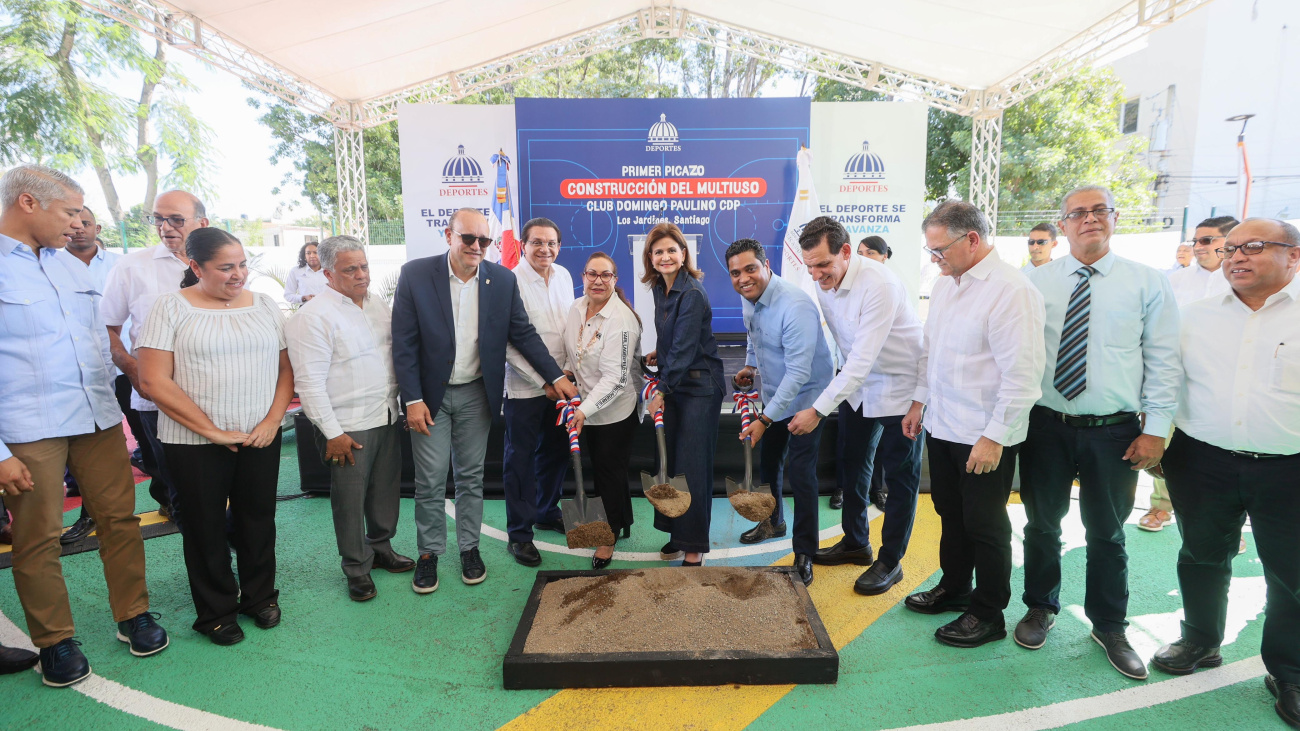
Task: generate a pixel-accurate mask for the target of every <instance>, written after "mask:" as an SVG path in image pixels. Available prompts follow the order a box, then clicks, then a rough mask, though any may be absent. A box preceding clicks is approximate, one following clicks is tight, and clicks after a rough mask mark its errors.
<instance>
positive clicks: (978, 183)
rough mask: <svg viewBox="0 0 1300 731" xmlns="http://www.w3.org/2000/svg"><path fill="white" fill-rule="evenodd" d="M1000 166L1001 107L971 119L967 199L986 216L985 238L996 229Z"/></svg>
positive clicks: (991, 237)
mask: <svg viewBox="0 0 1300 731" xmlns="http://www.w3.org/2000/svg"><path fill="white" fill-rule="evenodd" d="M1001 167H1002V110H998V111H997V114H996V115H994V116H987V117H976V118H975V119H973V120H971V151H970V202H971V203H974V204H975V207H976V208H979V209H980V210H981V211H983V212H984V215H985V216H987V217H988V219H989V241H992V240H993V237H994V236H995V235H996V232H997V228H998V186H999V183H1000V182H1001Z"/></svg>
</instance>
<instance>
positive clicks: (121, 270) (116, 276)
mask: <svg viewBox="0 0 1300 731" xmlns="http://www.w3.org/2000/svg"><path fill="white" fill-rule="evenodd" d="M130 283H131V277H130V276H128V275H127V268H126V267H124V266H116V267H113V268H112V269H110V270H109V272H108V278H107V279H105V280H104V297H103V298H102V299H101V300H100V302H99V313H100V315H102V316H103V318H104V324H105V325H108V326H112V327H121V326H122V325H124V324H126V321H127V320H128V319H130V318H131V290H130Z"/></svg>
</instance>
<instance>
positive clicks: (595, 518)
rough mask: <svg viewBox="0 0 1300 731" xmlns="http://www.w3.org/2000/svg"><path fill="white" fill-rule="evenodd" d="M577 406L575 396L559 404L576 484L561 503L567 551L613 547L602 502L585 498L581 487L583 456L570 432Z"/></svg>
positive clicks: (573, 432) (610, 531)
mask: <svg viewBox="0 0 1300 731" xmlns="http://www.w3.org/2000/svg"><path fill="white" fill-rule="evenodd" d="M580 403H581V400H580V399H579V398H578V397H577V396H574V397H573V398H572V399H571V400H569V401H568V402H565V401H561V402H560V407H561V411H560V419H562V420H563V421H564V423H565V426H566V427H567V428H568V430H569V453H570V454H571V455H572V456H573V479H574V482H575V483H577V490H575V491H574V493H573V499H572V500H564V501H562V502H561V503H560V514H561V515H562V516H563V519H564V540H565V543H567V544H568V546H569V548H597V547H599V546H612V545H614V530H613V529H612V528H610V527H609V518H608V517H607V516H606V515H605V503H604V501H602V500H601V499H600V498H598V497H597V498H588V497H587V491H586V488H584V487H583V486H582V453H581V452H580V451H579V448H578V434H577V432H576V431H574V429H573V420H572V418H571V416H572V413H573V409H575V408H577V406H578V404H580Z"/></svg>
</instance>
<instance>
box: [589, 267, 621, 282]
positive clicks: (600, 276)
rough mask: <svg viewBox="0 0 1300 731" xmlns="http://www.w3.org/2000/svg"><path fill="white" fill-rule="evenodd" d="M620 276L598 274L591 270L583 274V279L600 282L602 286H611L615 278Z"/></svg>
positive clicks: (608, 273) (610, 273) (604, 273)
mask: <svg viewBox="0 0 1300 731" xmlns="http://www.w3.org/2000/svg"><path fill="white" fill-rule="evenodd" d="M616 276H618V275H617V274H615V273H614V272H597V271H593V270H591V269H588V270H587V271H585V272H583V273H582V278H583V279H585V280H587V281H588V282H595V281H597V280H599V281H600V283H601V284H609V283H610V281H611V280H613V279H614V277H616Z"/></svg>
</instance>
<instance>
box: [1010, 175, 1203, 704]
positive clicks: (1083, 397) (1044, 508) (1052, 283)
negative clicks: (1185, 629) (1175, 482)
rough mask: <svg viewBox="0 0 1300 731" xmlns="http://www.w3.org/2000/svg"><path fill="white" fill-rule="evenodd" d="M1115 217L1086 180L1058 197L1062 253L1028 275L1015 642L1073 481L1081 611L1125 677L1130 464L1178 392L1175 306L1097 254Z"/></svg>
mask: <svg viewBox="0 0 1300 731" xmlns="http://www.w3.org/2000/svg"><path fill="white" fill-rule="evenodd" d="M1118 218H1119V216H1118V213H1117V212H1116V210H1115V198H1114V196H1113V195H1112V194H1111V192H1110V191H1109V190H1107V189H1106V188H1104V187H1102V186H1099V185H1088V186H1083V187H1081V188H1076V189H1075V190H1073V191H1070V193H1068V194H1067V195H1066V196H1065V198H1064V199H1063V200H1062V202H1061V228H1062V229H1064V231H1065V235H1066V238H1067V239H1068V240H1069V242H1070V253H1069V254H1067V255H1065V256H1062V257H1061V258H1059V259H1056V260H1054V261H1052V262H1051V263H1050V264H1046V265H1044V266H1042V267H1039V268H1038V269H1035V270H1034V271H1032V272H1030V273H1029V275H1028V276H1029V281H1031V282H1033V284H1034V286H1036V287H1037V288H1038V289H1039V291H1041V292H1042V294H1043V303H1044V305H1045V307H1046V310H1047V323H1046V328H1045V330H1044V333H1043V341H1044V344H1045V346H1046V355H1047V368H1046V370H1045V372H1044V374H1043V381H1042V391H1043V396H1042V398H1041V399H1039V401H1038V403H1037V405H1035V406H1034V408H1033V410H1032V411H1031V412H1030V415H1029V432H1028V435H1027V437H1026V438H1025V443H1024V445H1023V446H1022V448H1021V450H1020V498H1021V500H1023V501H1024V504H1025V513H1026V515H1027V516H1028V518H1029V522H1028V524H1027V525H1026V526H1025V539H1024V544H1025V592H1024V595H1023V601H1024V603H1025V606H1026V607H1028V611H1027V612H1026V614H1025V616H1024V618H1023V619H1021V620H1020V623H1019V624H1018V625H1017V626H1016V631H1015V640H1016V643H1017V644H1019V645H1020V646H1022V647H1025V648H1027V649H1030V650H1037V649H1039V648H1040V647H1042V646H1043V645H1044V643H1046V642H1047V635H1048V632H1050V631H1051V629H1052V627H1053V625H1054V624H1055V616H1056V615H1057V614H1058V613H1059V612H1060V611H1061V601H1060V592H1061V520H1062V519H1063V518H1064V517H1065V515H1066V514H1067V513H1069V511H1070V505H1071V489H1072V486H1073V483H1074V481H1075V479H1076V478H1077V479H1078V481H1079V508H1080V514H1081V517H1082V519H1083V525H1084V528H1085V530H1086V532H1087V580H1086V593H1085V596H1084V602H1083V606H1084V613H1085V615H1087V617H1088V620H1089V621H1090V622H1091V623H1092V639H1093V641H1095V642H1096V643H1097V644H1098V645H1101V646H1102V648H1104V649H1105V651H1106V657H1107V659H1108V660H1109V661H1110V664H1111V666H1112V667H1114V668H1115V669H1116V670H1117V671H1119V672H1120V673H1121V674H1122V675H1124V676H1126V677H1129V678H1133V679H1135V680H1144V679H1146V677H1147V668H1146V663H1145V662H1144V661H1143V660H1142V658H1141V657H1139V656H1138V654H1137V652H1136V651H1134V649H1133V647H1132V646H1131V645H1130V644H1129V642H1128V638H1127V636H1126V635H1125V628H1126V627H1127V626H1128V620H1127V619H1126V617H1127V614H1128V596H1129V592H1128V555H1127V553H1126V552H1125V550H1124V523H1125V521H1127V520H1128V517H1129V515H1130V514H1131V513H1132V511H1133V502H1134V493H1135V491H1136V490H1137V479H1138V472H1139V471H1140V470H1144V469H1147V468H1149V467H1151V466H1152V465H1155V464H1158V463H1159V462H1160V457H1161V455H1162V454H1163V453H1164V449H1165V437H1167V436H1168V435H1169V426H1170V423H1171V421H1172V419H1173V414H1174V406H1175V405H1176V399H1177V395H1178V379H1179V375H1180V372H1179V361H1178V308H1177V305H1176V304H1175V303H1174V296H1173V290H1172V289H1170V286H1169V281H1168V280H1167V279H1166V278H1165V277H1164V276H1163V275H1162V274H1161V273H1160V272H1158V271H1156V270H1155V269H1152V268H1151V267H1148V266H1146V265H1144V264H1139V263H1137V262H1134V261H1130V260H1128V259H1121V258H1120V257H1118V256H1116V255H1115V253H1114V252H1112V251H1111V250H1110V239H1111V236H1112V234H1113V233H1114V232H1115V224H1116V221H1117V220H1118Z"/></svg>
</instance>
